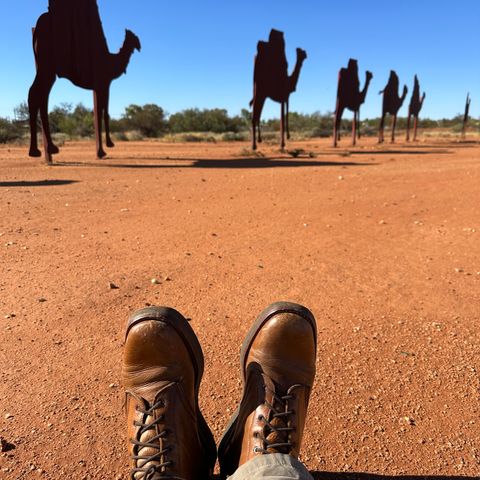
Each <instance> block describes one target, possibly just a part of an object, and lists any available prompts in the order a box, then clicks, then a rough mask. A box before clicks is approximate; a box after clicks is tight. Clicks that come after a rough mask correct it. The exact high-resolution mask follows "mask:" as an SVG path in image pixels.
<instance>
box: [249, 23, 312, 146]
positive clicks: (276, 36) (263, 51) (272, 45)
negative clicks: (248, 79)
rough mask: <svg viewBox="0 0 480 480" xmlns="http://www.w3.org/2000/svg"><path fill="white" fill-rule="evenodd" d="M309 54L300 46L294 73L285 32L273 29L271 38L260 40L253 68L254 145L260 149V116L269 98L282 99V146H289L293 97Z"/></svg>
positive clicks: (280, 100)
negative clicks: (288, 58)
mask: <svg viewBox="0 0 480 480" xmlns="http://www.w3.org/2000/svg"><path fill="white" fill-rule="evenodd" d="M306 58H307V52H305V50H302V49H301V48H297V62H296V64H295V68H294V70H293V72H292V74H291V75H288V63H287V58H286V56H285V40H284V37H283V32H280V31H278V30H275V29H272V30H271V32H270V37H269V40H268V42H263V41H260V42H258V44H257V55H256V56H255V65H254V72H253V99H252V101H251V102H250V106H253V112H252V149H253V150H256V149H257V132H258V142H259V143H260V142H261V141H262V136H261V132H260V117H261V115H262V110H263V105H264V104H265V100H266V99H267V98H271V99H272V100H273V101H275V102H278V103H280V105H281V107H280V112H281V120H280V135H281V148H282V149H283V148H285V131H286V132H287V138H290V131H289V126H288V111H289V97H290V94H291V93H292V92H294V91H295V90H296V88H297V83H298V78H299V76H300V70H301V69H302V65H303V62H304V61H305V59H306Z"/></svg>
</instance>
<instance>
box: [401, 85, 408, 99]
mask: <svg viewBox="0 0 480 480" xmlns="http://www.w3.org/2000/svg"><path fill="white" fill-rule="evenodd" d="M407 93H408V87H407V86H406V85H404V86H403V93H402V98H405V97H406V96H407Z"/></svg>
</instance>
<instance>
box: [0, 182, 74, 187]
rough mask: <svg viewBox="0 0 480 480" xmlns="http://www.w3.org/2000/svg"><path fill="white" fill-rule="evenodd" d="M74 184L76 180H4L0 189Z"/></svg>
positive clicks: (0, 184) (0, 183)
mask: <svg viewBox="0 0 480 480" xmlns="http://www.w3.org/2000/svg"><path fill="white" fill-rule="evenodd" d="M74 183H78V180H6V181H2V182H0V187H8V188H13V187H60V186H63V185H72V184H74Z"/></svg>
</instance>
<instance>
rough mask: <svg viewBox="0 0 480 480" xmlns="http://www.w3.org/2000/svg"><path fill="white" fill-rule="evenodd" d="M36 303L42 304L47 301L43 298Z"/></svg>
mask: <svg viewBox="0 0 480 480" xmlns="http://www.w3.org/2000/svg"><path fill="white" fill-rule="evenodd" d="M38 301H39V302H40V303H44V302H46V301H47V299H46V298H44V297H40V298H39V299H38Z"/></svg>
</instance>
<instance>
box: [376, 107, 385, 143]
mask: <svg viewBox="0 0 480 480" xmlns="http://www.w3.org/2000/svg"><path fill="white" fill-rule="evenodd" d="M384 127H385V113H382V118H381V119H380V127H379V128H378V143H383V130H384Z"/></svg>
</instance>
